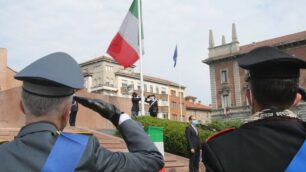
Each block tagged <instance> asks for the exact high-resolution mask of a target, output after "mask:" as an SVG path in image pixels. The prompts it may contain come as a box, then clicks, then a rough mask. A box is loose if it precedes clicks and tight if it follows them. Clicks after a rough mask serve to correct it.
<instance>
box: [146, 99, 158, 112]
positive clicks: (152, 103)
mask: <svg viewBox="0 0 306 172" xmlns="http://www.w3.org/2000/svg"><path fill="white" fill-rule="evenodd" d="M145 102H147V103H149V104H150V107H149V112H150V114H155V115H157V113H158V102H157V99H155V100H149V98H148V97H147V98H146V99H145Z"/></svg>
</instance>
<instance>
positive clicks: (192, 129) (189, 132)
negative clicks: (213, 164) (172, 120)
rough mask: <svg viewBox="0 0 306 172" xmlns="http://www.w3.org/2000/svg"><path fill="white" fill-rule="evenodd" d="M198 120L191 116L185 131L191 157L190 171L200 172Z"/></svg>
mask: <svg viewBox="0 0 306 172" xmlns="http://www.w3.org/2000/svg"><path fill="white" fill-rule="evenodd" d="M197 123H198V122H197V120H196V119H195V117H194V116H192V115H191V116H189V125H188V127H186V129H185V135H186V139H187V149H188V151H189V153H190V156H189V171H190V172H198V171H199V162H200V149H201V143H200V137H199V131H198V129H197V128H196V124H197Z"/></svg>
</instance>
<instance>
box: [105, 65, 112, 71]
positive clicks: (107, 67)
mask: <svg viewBox="0 0 306 172" xmlns="http://www.w3.org/2000/svg"><path fill="white" fill-rule="evenodd" d="M105 70H106V72H112V71H113V66H109V65H106V66H105Z"/></svg>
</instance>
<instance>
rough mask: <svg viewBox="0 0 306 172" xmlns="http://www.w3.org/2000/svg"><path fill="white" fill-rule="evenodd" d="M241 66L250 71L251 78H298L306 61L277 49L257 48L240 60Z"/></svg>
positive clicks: (305, 66) (268, 47) (305, 65)
mask: <svg viewBox="0 0 306 172" xmlns="http://www.w3.org/2000/svg"><path fill="white" fill-rule="evenodd" d="M238 63H239V66H240V67H242V68H244V69H248V70H249V71H250V75H251V78H297V77H299V73H300V71H299V70H300V69H301V68H306V61H305V60H303V59H301V58H298V57H295V56H294V55H290V54H288V53H286V52H284V51H281V50H279V49H278V48H276V47H270V46H264V47H259V48H256V49H254V50H252V51H250V52H249V53H247V54H245V55H242V56H241V57H240V58H239V59H238Z"/></svg>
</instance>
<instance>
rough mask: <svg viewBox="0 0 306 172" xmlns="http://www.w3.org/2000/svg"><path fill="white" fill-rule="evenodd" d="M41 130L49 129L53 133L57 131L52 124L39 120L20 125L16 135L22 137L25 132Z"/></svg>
mask: <svg viewBox="0 0 306 172" xmlns="http://www.w3.org/2000/svg"><path fill="white" fill-rule="evenodd" d="M43 131H49V132H51V133H52V134H54V135H56V134H57V133H58V129H57V128H56V126H55V125H54V124H52V123H50V122H46V121H41V122H34V123H30V124H28V125H26V126H24V127H22V128H21V130H20V131H19V133H18V135H17V137H23V136H25V135H27V134H31V133H36V132H43Z"/></svg>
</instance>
